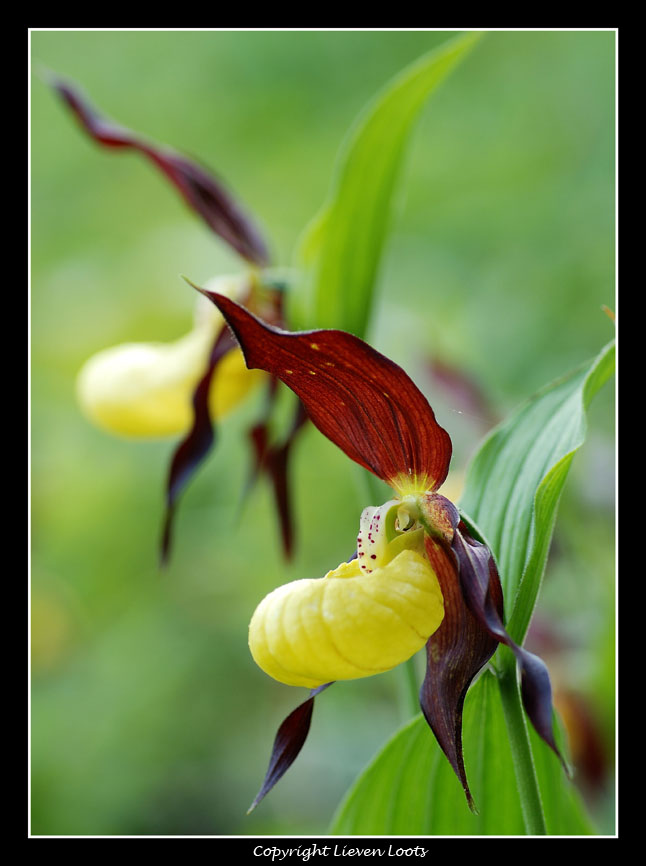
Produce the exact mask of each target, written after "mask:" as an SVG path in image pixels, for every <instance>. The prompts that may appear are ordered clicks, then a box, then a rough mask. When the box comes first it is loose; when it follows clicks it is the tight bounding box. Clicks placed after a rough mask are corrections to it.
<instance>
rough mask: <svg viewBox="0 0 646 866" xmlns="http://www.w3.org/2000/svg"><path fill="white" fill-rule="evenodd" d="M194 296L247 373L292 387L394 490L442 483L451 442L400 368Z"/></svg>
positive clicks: (342, 444)
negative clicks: (230, 335)
mask: <svg viewBox="0 0 646 866" xmlns="http://www.w3.org/2000/svg"><path fill="white" fill-rule="evenodd" d="M196 288H197V287H196ZM200 291H202V293H203V294H204V295H206V297H208V298H210V299H211V301H212V302H213V303H214V304H215V305H216V307H218V309H219V310H220V312H221V313H222V315H223V316H224V318H225V319H226V320H227V322H228V323H229V325H230V327H231V329H232V330H233V332H234V334H235V335H236V338H237V339H238V342H239V343H240V346H241V348H242V351H243V353H244V356H245V360H246V363H247V366H248V367H249V368H258V369H261V370H265V371H267V372H268V373H271V374H272V375H273V376H275V377H276V378H278V379H280V380H281V381H282V382H284V383H285V384H286V385H287V386H288V387H289V388H291V390H292V391H294V393H295V394H297V396H298V397H299V398H300V400H301V402H302V403H303V406H304V407H305V409H306V411H307V413H308V415H309V417H310V419H311V420H312V422H313V423H314V424H315V425H316V427H318V429H319V430H320V431H321V432H322V433H323V434H324V435H325V436H327V438H328V439H330V440H331V441H332V442H334V444H335V445H337V446H338V447H339V448H340V449H341V450H342V451H343V452H345V454H347V455H348V457H350V458H351V459H352V460H354V461H355V462H356V463H358V464H359V465H360V466H364V467H365V468H366V469H368V470H370V471H371V472H373V473H374V474H375V475H376V476H377V477H378V478H381V479H382V480H383V481H386V482H387V483H388V484H390V485H391V486H393V487H395V489H401V488H402V486H403V485H415V486H417V487H418V488H419V489H420V490H435V489H437V488H438V487H439V486H440V484H442V482H443V481H444V479H445V478H446V475H447V472H448V468H449V463H450V459H451V440H450V438H449V435H448V433H447V432H446V431H445V430H444V429H443V428H442V427H440V425H439V424H438V423H437V421H436V420H435V415H434V413H433V410H432V409H431V407H430V406H429V404H428V402H427V400H426V398H425V397H424V395H423V394H422V392H421V391H420V390H419V389H418V388H417V386H416V385H415V384H414V383H413V382H412V380H411V379H410V378H409V376H408V375H407V374H406V373H405V372H404V371H403V370H402V369H401V367H399V366H398V365H397V364H395V363H394V362H393V361H391V360H389V359H388V358H386V357H385V356H384V355H382V354H380V353H379V352H377V351H376V350H375V349H373V348H371V347H370V346H369V345H368V344H367V343H364V342H363V340H360V339H359V338H358V337H355V336H354V335H352V334H348V333H346V332H344V331H336V330H320V331H298V332H289V331H283V330H281V329H280V328H276V327H273V326H271V325H268V324H267V323H265V322H263V321H262V320H261V319H258V318H257V317H256V316H254V315H253V314H252V313H250V312H249V311H248V310H246V309H244V307H241V306H240V305H239V304H236V303H235V302H234V301H231V300H230V299H229V298H226V297H224V296H223V295H218V294H216V293H215V292H208V291H206V290H200Z"/></svg>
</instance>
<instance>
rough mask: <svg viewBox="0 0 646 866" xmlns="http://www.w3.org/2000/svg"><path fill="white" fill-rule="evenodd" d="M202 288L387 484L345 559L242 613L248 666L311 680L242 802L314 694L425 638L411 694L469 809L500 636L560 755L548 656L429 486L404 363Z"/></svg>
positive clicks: (466, 530) (468, 533)
mask: <svg viewBox="0 0 646 866" xmlns="http://www.w3.org/2000/svg"><path fill="white" fill-rule="evenodd" d="M204 294H205V295H206V297H208V298H210V299H211V301H213V303H214V304H215V305H216V306H217V308H218V309H219V310H220V311H221V312H222V314H223V315H224V317H225V318H226V320H227V322H228V324H229V325H230V327H231V329H232V331H233V332H234V334H235V336H236V338H237V340H238V342H239V343H240V345H241V347H242V350H243V352H244V355H245V360H246V363H247V365H248V366H249V368H250V369H260V370H265V371H266V372H267V373H270V374H271V375H272V376H274V377H276V378H278V379H280V380H281V381H283V382H284V383H285V384H286V385H288V386H289V387H290V388H291V389H292V391H294V393H295V394H296V395H297V396H298V398H299V399H300V401H301V403H302V405H303V407H304V408H305V410H306V411H307V413H308V415H309V418H310V420H311V421H312V423H313V424H314V425H315V426H316V427H318V429H319V430H320V431H321V432H322V433H323V434H324V435H325V436H327V438H328V439H330V440H331V441H332V442H334V444H335V445H337V446H338V447H339V448H341V450H342V451H344V452H345V454H347V456H348V457H350V458H351V459H352V460H354V461H355V462H356V463H358V464H359V465H360V466H363V467H364V468H366V469H368V470H370V471H371V472H372V473H374V475H376V476H377V477H378V478H380V479H381V480H382V481H385V482H386V483H387V484H389V485H390V487H391V488H392V490H393V491H394V493H395V498H394V499H391V500H389V501H388V502H386V503H385V504H384V505H382V506H380V507H379V508H367V509H365V510H364V511H363V513H362V515H361V521H360V529H359V536H358V538H357V549H356V554H355V556H353V557H352V559H351V560H350V561H349V562H345V563H342V564H341V565H340V566H339V567H338V568H336V569H334V570H333V571H330V572H328V574H326V575H325V577H323V578H320V579H318V580H310V579H305V580H296V581H293V582H292V583H288V584H286V585H285V586H281V587H279V588H278V589H275V590H274V591H273V592H271V593H270V594H269V595H268V596H267V597H266V598H265V599H264V600H263V601H262V602H261V603H260V605H259V606H258V608H257V609H256V612H255V613H254V615H253V617H252V620H251V624H250V627H249V646H250V649H251V653H252V655H253V657H254V659H255V660H256V662H257V663H258V664H259V666H260V667H261V668H262V669H263V670H264V671H265V672H266V673H268V674H269V675H270V676H272V677H274V678H275V679H277V680H279V681H281V682H283V683H287V684H289V685H299V686H306V687H309V688H310V689H311V691H310V696H309V698H308V699H307V700H306V701H304V702H303V703H302V704H300V705H299V706H298V707H297V708H296V709H295V710H294V711H293V712H292V713H291V714H290V715H289V716H288V717H287V718H286V719H285V721H284V722H283V723H282V725H281V726H280V728H279V730H278V733H277V735H276V739H275V740H274V748H273V751H272V756H271V760H270V763H269V769H268V770H267V774H266V776H265V780H264V782H263V785H262V787H261V789H260V791H259V793H258V795H257V797H256V799H255V800H254V802H253V804H252V807H251V808H254V807H255V806H256V805H257V804H258V803H259V802H260V800H261V799H262V798H263V797H264V796H265V795H266V794H267V793H268V791H270V790H271V788H272V787H273V786H274V785H275V784H276V782H277V781H278V779H280V777H281V776H282V775H283V774H284V773H285V771H286V770H287V769H288V768H289V767H290V766H291V764H292V763H293V761H294V759H295V758H296V756H297V754H298V752H299V751H300V749H301V747H302V745H303V743H304V742H305V738H306V736H307V733H308V730H309V725H310V721H311V717H312V709H313V702H314V698H315V697H316V695H318V694H319V693H320V692H321V691H322V690H323V689H324V688H326V687H327V686H328V685H330V684H331V682H333V681H334V680H348V679H355V678H357V677H363V676H371V675H373V674H376V673H381V672H382V671H387V670H390V669H391V668H393V667H395V665H398V664H399V663H400V662H404V661H406V660H407V659H409V658H411V657H412V656H413V655H414V654H415V653H416V652H417V650H419V649H421V648H422V647H423V646H424V645H426V659H427V669H426V676H425V679H424V682H423V684H422V687H421V689H420V705H421V708H422V711H423V713H424V716H425V717H426V720H427V722H428V724H429V726H430V728H431V730H432V731H433V733H434V735H435V737H436V738H437V741H438V743H439V745H440V747H441V748H442V750H443V751H444V753H445V755H446V757H447V758H448V760H449V762H450V764H451V766H452V767H453V769H454V771H455V773H456V775H457V776H458V778H459V779H460V782H461V783H462V786H463V788H464V792H465V795H466V797H467V802H468V803H469V806H470V807H471V808H475V807H474V804H473V799H472V797H471V792H470V790H469V786H468V783H467V777H466V771H465V768H464V760H463V755H462V742H461V727H462V708H463V705H464V698H465V695H466V693H467V690H468V688H469V686H470V684H471V682H472V681H473V679H474V677H475V676H476V674H477V673H478V672H479V671H480V670H481V669H482V667H483V666H484V665H485V664H486V663H487V662H488V661H489V659H490V658H491V656H492V655H493V653H494V651H495V650H496V647H497V646H498V644H499V643H503V644H505V645H506V646H508V647H509V648H510V649H511V651H512V652H513V653H514V655H515V656H516V659H517V662H518V665H519V667H520V670H521V677H522V694H523V703H524V705H525V708H526V710H527V713H528V715H529V717H530V719H531V721H532V723H533V725H534V727H535V728H536V730H537V732H538V733H539V735H540V736H541V737H542V738H543V740H544V741H545V742H546V743H547V744H548V745H549V746H550V747H551V748H552V749H553V750H554V751H555V752H556V754H557V755H559V757H560V753H559V750H558V747H557V745H556V742H555V740H554V734H553V730H552V697H551V686H550V682H549V674H548V672H547V668H546V667H545V665H544V664H543V662H542V661H541V660H540V659H539V658H538V657H537V656H535V655H533V654H531V653H529V652H527V650H525V649H524V648H523V647H521V646H519V645H518V644H516V643H515V642H514V640H513V639H512V638H511V637H510V636H509V634H508V633H507V631H506V629H505V626H504V611H503V597H502V588H501V584H500V578H499V575H498V570H497V568H496V563H495V561H494V558H493V555H492V553H491V551H490V550H489V548H488V547H487V546H486V544H484V543H483V542H482V541H481V540H478V539H477V538H476V537H474V531H473V530H472V529H471V528H470V527H468V526H467V525H466V524H465V522H464V520H463V519H462V516H461V515H460V512H459V511H458V509H457V508H456V507H455V506H454V505H453V504H452V503H451V502H450V500H448V499H447V498H446V497H445V496H442V495H440V494H439V493H437V492H436V491H437V490H438V488H439V487H440V486H441V485H442V484H443V483H444V481H445V480H446V477H447V474H448V470H449V463H450V459H451V451H452V445H451V439H450V437H449V435H448V433H447V432H446V431H445V430H444V429H443V428H442V427H441V426H440V425H439V424H438V422H437V420H436V418H435V414H434V412H433V410H432V409H431V407H430V406H429V404H428V402H427V400H426V398H425V397H424V395H423V394H422V393H421V391H419V389H418V388H417V387H416V386H415V384H414V383H413V382H412V381H411V379H410V378H409V377H408V376H407V375H406V373H404V371H403V370H402V369H401V367H398V366H397V365H396V364H394V363H393V362H392V361H390V359H388V358H386V357H385V356H384V355H381V354H380V353H379V352H376V351H375V350H374V349H372V348H371V347H370V346H368V345H367V344H366V343H364V342H363V341H362V340H360V339H358V338H357V337H355V336H353V335H352V334H348V333H345V332H343V331H335V330H318V331H300V332H294V333H290V332H288V331H285V330H282V329H280V328H276V327H273V326H271V325H269V324H267V323H266V322H263V321H262V320H260V319H259V318H257V317H256V316H254V315H253V314H252V313H250V312H249V311H248V310H246V309H245V308H244V307H241V306H240V305H238V304H236V303H235V302H234V301H232V300H231V299H230V298H226V297H224V296H222V295H218V294H217V293H215V292H212V291H208V290H204Z"/></svg>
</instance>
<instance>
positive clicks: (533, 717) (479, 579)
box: [452, 522, 569, 773]
mask: <svg viewBox="0 0 646 866" xmlns="http://www.w3.org/2000/svg"><path fill="white" fill-rule="evenodd" d="M452 547H453V551H454V553H455V555H456V557H457V560H458V564H459V576H460V586H461V589H462V594H463V596H464V600H465V603H466V605H467V607H468V608H469V611H470V612H471V613H472V614H473V616H474V617H475V618H476V619H477V620H478V622H479V623H480V624H481V625H482V627H483V628H485V629H486V630H487V632H488V633H489V634H490V635H491V636H492V637H493V638H495V640H497V641H498V642H499V643H502V644H505V646H508V647H509V649H510V650H511V651H512V652H513V654H514V656H515V657H516V661H517V663H518V667H519V669H520V675H521V696H522V700H523V706H524V707H525V711H526V713H527V715H528V716H529V719H530V721H531V723H532V725H533V726H534V728H535V730H536V733H537V734H538V735H539V736H540V737H541V739H542V740H543V741H544V742H545V743H547V745H548V746H549V747H550V748H551V749H552V751H553V752H554V753H555V754H556V755H557V757H558V758H559V760H560V761H561V764H562V765H563V768H564V770H565V771H566V773H567V772H569V770H568V767H567V764H566V762H565V760H564V759H563V756H562V755H561V753H560V751H559V749H558V746H557V745H556V741H555V739H554V729H553V707H552V686H551V684H550V676H549V673H548V670H547V667H546V666H545V663H544V662H543V661H542V660H541V659H540V658H539V657H538V656H536V655H534V654H533V653H530V652H528V651H527V650H526V649H524V648H523V647H521V646H518V644H517V643H515V642H514V641H513V640H512V638H511V637H510V636H509V635H508V634H507V631H506V630H505V627H504V625H503V613H502V605H499V604H498V603H497V599H498V598H500V599H501V600H502V592H501V590H500V578H499V576H498V570H497V568H496V563H495V562H494V559H493V556H492V554H491V551H490V550H489V548H488V547H487V546H486V545H484V544H482V543H481V542H479V541H476V540H475V539H474V538H472V537H471V536H470V535H469V533H468V531H467V528H466V526H465V525H464V523H462V522H460V524H459V526H458V528H457V530H456V533H455V537H454V539H453V545H452Z"/></svg>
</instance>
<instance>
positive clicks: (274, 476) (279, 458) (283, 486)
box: [246, 379, 307, 559]
mask: <svg viewBox="0 0 646 866" xmlns="http://www.w3.org/2000/svg"><path fill="white" fill-rule="evenodd" d="M276 384H277V380H276V379H272V385H271V392H270V401H271V404H270V405H273V397H274V396H275V393H276V389H275V385H276ZM268 415H269V412H268ZM306 421H307V413H306V412H305V409H304V408H303V404H302V403H301V402H300V401H299V402H298V405H297V406H296V409H295V412H294V417H293V419H292V423H291V425H290V428H289V431H288V433H287V435H286V437H285V439H284V441H282V442H281V443H279V444H274V443H271V442H270V438H269V418H268V417H266V418H264V419H263V420H261V421H259V422H258V423H257V424H254V426H253V427H252V428H251V430H250V431H249V438H250V440H251V443H252V446H253V451H254V463H253V465H252V469H251V473H250V476H249V481H248V482H247V489H246V492H248V491H249V490H250V489H251V487H252V486H253V484H254V483H255V481H256V480H257V479H258V477H259V475H261V474H265V475H267V476H268V478H269V480H270V482H271V485H272V488H273V492H274V501H275V503H276V510H277V512H278V520H279V524H280V534H281V539H282V544H283V552H284V554H285V557H286V558H287V559H290V558H291V556H292V552H293V548H294V518H293V513H292V506H291V495H290V488H289V458H290V455H291V450H292V447H293V445H294V441H295V440H296V437H297V436H298V433H299V432H300V430H301V429H302V428H303V426H304V424H305V422H306Z"/></svg>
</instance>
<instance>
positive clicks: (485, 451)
mask: <svg viewBox="0 0 646 866" xmlns="http://www.w3.org/2000/svg"><path fill="white" fill-rule="evenodd" d="M614 362H615V347H614V341H613V342H611V343H609V344H608V345H607V346H606V347H605V348H604V349H603V350H602V351H601V353H600V354H599V355H598V357H597V358H595V359H594V360H593V361H592V362H588V363H586V364H584V365H582V366H581V367H579V368H578V369H576V370H574V371H573V372H571V373H569V374H568V375H566V376H564V377H563V378H561V379H558V380H557V381H556V382H553V383H552V384H550V385H548V386H547V387H545V388H543V389H542V390H541V391H539V392H538V393H537V394H536V395H535V396H534V397H533V398H531V399H530V400H528V401H527V402H526V403H525V404H524V405H522V406H521V407H520V408H519V409H518V410H517V411H516V412H514V413H513V414H512V415H511V416H510V417H509V418H508V419H507V420H506V421H504V422H503V423H502V424H501V425H500V426H498V427H497V428H496V429H495V430H493V431H492V433H491V434H490V435H489V437H488V438H487V439H486V440H485V442H484V444H483V445H482V447H481V448H480V450H479V451H478V453H477V454H476V456H475V457H474V459H473V461H472V463H471V465H470V468H469V471H468V474H467V482H466V487H465V492H464V495H463V497H462V499H461V500H460V509H461V510H462V511H464V512H465V514H466V515H467V516H468V518H469V519H470V520H472V521H473V522H474V523H475V524H476V526H477V528H478V530H480V531H481V532H482V533H483V534H484V536H485V539H486V541H487V543H488V544H489V546H490V547H491V549H492V550H493V552H494V555H495V557H496V561H497V564H498V570H499V572H500V579H501V583H502V587H503V593H504V597H505V607H506V610H507V631H508V632H509V634H510V635H511V636H512V638H513V639H514V640H515V641H517V642H518V643H522V641H523V638H524V636H525V633H526V631H527V628H528V626H529V622H530V619H531V615H532V611H533V609H534V605H535V603H536V599H537V597H538V592H539V589H540V583H541V579H542V576H543V572H544V570H545V562H546V560H547V554H548V551H549V545H550V541H551V538H552V532H553V529H554V523H555V520H556V512H557V508H558V503H559V499H560V496H561V492H562V490H563V485H564V483H565V479H566V477H567V473H568V470H569V468H570V464H571V462H572V458H573V457H574V454H575V453H576V451H577V450H578V449H579V448H580V446H581V445H582V444H583V441H584V439H585V431H586V411H587V408H588V406H589V404H590V401H591V400H592V398H593V397H594V395H595V394H596V393H597V392H598V390H599V389H600V388H601V386H602V385H603V384H604V382H606V381H607V380H608V378H609V377H610V376H611V375H612V374H613V372H614Z"/></svg>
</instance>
